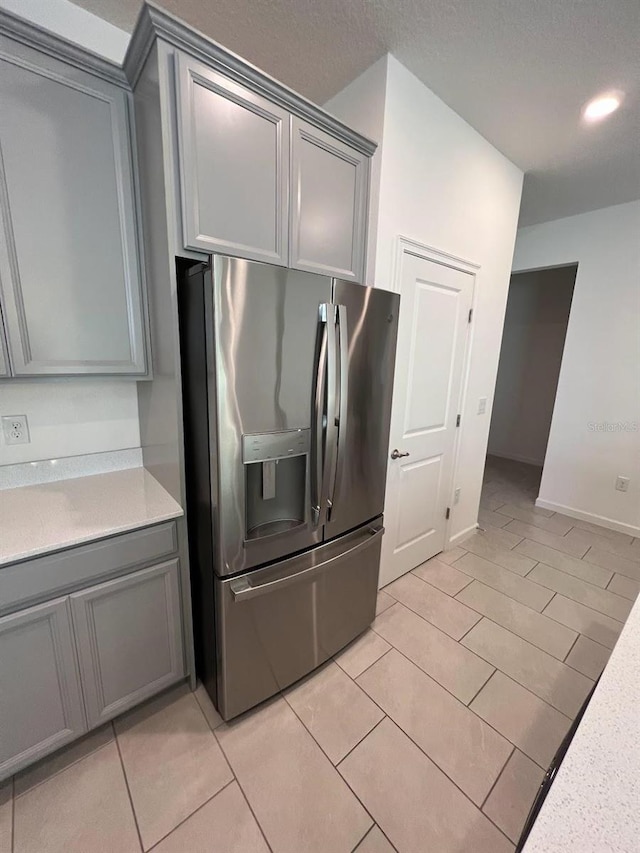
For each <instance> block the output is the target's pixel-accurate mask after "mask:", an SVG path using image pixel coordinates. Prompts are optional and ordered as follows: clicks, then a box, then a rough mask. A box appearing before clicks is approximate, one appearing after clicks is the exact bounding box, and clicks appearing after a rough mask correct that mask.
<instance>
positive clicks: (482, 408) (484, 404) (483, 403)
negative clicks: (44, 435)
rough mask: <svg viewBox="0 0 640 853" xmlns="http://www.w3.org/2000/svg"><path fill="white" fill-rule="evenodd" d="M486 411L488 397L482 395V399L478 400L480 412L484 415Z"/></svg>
mask: <svg viewBox="0 0 640 853" xmlns="http://www.w3.org/2000/svg"><path fill="white" fill-rule="evenodd" d="M486 411H487V398H486V397H480V399H479V400H478V414H479V415H484V413H485V412H486Z"/></svg>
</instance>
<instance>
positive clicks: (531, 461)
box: [487, 450, 544, 468]
mask: <svg viewBox="0 0 640 853" xmlns="http://www.w3.org/2000/svg"><path fill="white" fill-rule="evenodd" d="M487 456H497V457H498V458H499V459H511V460H513V461H514V462H526V463H527V465H535V466H536V468H542V466H543V465H544V459H532V458H531V457H530V456H520V455H519V454H517V453H498V452H497V451H496V450H487Z"/></svg>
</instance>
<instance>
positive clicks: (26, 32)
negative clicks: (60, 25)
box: [0, 9, 129, 89]
mask: <svg viewBox="0 0 640 853" xmlns="http://www.w3.org/2000/svg"><path fill="white" fill-rule="evenodd" d="M0 35H2V36H7V37H8V38H11V39H13V40H14V41H18V42H20V43H21V44H25V45H28V46H29V47H33V48H35V49H36V50H39V51H42V52H43V53H46V54H48V55H49V56H52V57H54V58H55V59H60V60H62V61H63V62H67V63H69V64H70V65H74V66H75V67H76V68H80V69H82V70H84V71H88V72H90V73H91V74H95V75H96V76H98V77H102V78H103V79H104V80H108V81H109V82H110V83H115V84H116V85H117V86H122V87H123V88H125V89H128V88H129V83H128V81H127V77H126V75H125V73H124V71H123V69H122V67H121V66H120V65H117V64H116V63H114V62H110V61H109V60H108V59H105V58H104V57H102V56H99V55H98V54H97V53H93V52H92V51H90V50H86V49H85V48H83V47H80V46H79V45H77V44H75V43H74V42H71V41H68V40H67V39H65V38H62V37H61V36H57V35H55V34H54V33H52V32H50V31H49V30H46V29H44V27H41V26H39V24H35V23H33V22H31V21H27V20H25V19H24V18H21V17H20V16H19V15H14V14H13V12H9V11H7V10H6V9H0Z"/></svg>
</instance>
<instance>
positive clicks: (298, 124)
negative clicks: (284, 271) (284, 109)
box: [290, 116, 369, 281]
mask: <svg viewBox="0 0 640 853" xmlns="http://www.w3.org/2000/svg"><path fill="white" fill-rule="evenodd" d="M291 123H292V143H291V144H292V157H291V198H292V200H293V201H292V205H293V209H292V212H291V260H290V266H292V267H293V268H295V269H300V270H306V271H308V272H317V273H324V274H325V275H335V276H339V277H340V278H344V279H356V280H358V281H362V280H363V278H364V258H365V240H366V215H367V197H368V184H369V158H368V157H367V156H366V155H364V154H361V153H360V152H359V151H356V150H355V149H353V148H351V147H349V146H348V145H346V144H345V143H344V142H342V141H340V140H338V139H335V138H334V137H332V136H330V135H329V134H328V133H325V132H324V131H322V130H319V129H318V128H316V127H314V126H313V125H311V124H309V123H307V122H305V121H303V120H302V119H300V118H297V117H296V116H293V117H292V119H291Z"/></svg>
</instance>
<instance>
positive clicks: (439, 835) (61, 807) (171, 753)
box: [0, 459, 640, 853]
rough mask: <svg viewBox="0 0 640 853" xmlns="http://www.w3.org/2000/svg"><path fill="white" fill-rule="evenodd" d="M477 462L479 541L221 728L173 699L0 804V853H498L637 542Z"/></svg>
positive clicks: (529, 477)
mask: <svg viewBox="0 0 640 853" xmlns="http://www.w3.org/2000/svg"><path fill="white" fill-rule="evenodd" d="M538 480H539V471H537V470H536V469H533V468H532V467H530V466H526V465H521V464H516V463H507V462H505V461H503V460H498V459H489V461H488V464H487V470H486V473H485V484H484V490H483V496H482V511H481V515H480V524H481V525H482V527H483V528H484V530H481V531H478V532H477V533H475V534H474V535H473V536H472V537H471V538H470V539H468V540H466V541H465V542H464V543H463V544H462V546H460V547H457V548H455V549H453V550H452V551H449V552H446V553H444V554H441V555H439V556H438V557H437V558H434V559H433V560H430V561H429V562H428V563H425V564H424V565H422V566H420V567H419V568H417V569H416V570H415V571H414V572H412V573H411V574H409V575H406V576H405V577H403V578H400V579H399V580H397V581H395V582H394V583H392V584H390V585H389V586H388V587H387V588H386V589H385V590H384V591H381V592H380V593H379V597H378V615H377V618H376V620H375V622H374V624H373V626H372V629H371V630H369V631H367V632H366V633H365V634H364V635H363V636H362V637H361V638H359V639H358V640H357V641H356V642H354V643H353V644H352V645H351V646H350V647H349V648H347V649H346V650H344V651H343V652H342V653H341V654H339V655H337V656H336V658H335V660H333V661H331V662H329V663H328V664H326V665H325V666H324V667H322V668H321V669H320V670H319V671H318V672H316V673H314V674H313V675H312V676H310V677H309V678H307V679H306V680H304V681H303V682H301V683H299V684H297V685H295V686H294V687H292V688H290V689H289V690H287V691H285V692H284V694H283V695H281V696H279V697H277V698H275V699H273V700H271V701H269V702H267V703H265V704H264V705H262V706H261V707H260V708H258V709H256V710H255V711H253V712H250V713H248V714H246V715H244V716H243V717H242V718H240V719H239V720H237V721H235V722H233V723H231V724H223V723H222V721H221V719H220V717H219V716H218V714H217V713H216V711H215V709H214V708H213V706H212V705H211V703H210V702H209V700H208V697H207V696H206V694H205V693H204V691H203V690H202V688H200V689H199V690H198V691H197V692H196V693H195V694H191V693H190V692H189V691H188V689H187V688H186V686H184V685H182V686H179V687H177V688H175V689H173V690H171V691H169V692H168V693H167V694H165V695H163V696H161V697H159V698H157V699H155V700H154V701H152V702H150V703H149V704H147V705H145V706H143V707H141V708H138V709H136V710H134V711H132V712H131V713H129V714H127V715H125V716H124V717H122V718H120V719H118V720H116V721H115V723H114V724H113V725H111V724H109V725H107V726H105V727H104V728H102V729H100V730H98V731H96V732H93V733H92V734H91V735H89V736H88V737H87V738H85V739H84V740H82V741H80V742H78V743H76V744H74V745H72V746H71V747H69V748H67V749H66V750H63V751H61V752H59V753H57V754H55V755H54V756H51V757H50V758H48V759H46V760H45V761H43V762H41V763H40V764H38V765H36V766H35V767H33V768H30V769H28V770H26V771H24V772H23V773H21V774H19V775H18V776H16V777H15V779H13V780H11V781H10V782H8V783H5V784H4V785H0V853H10V851H13V853H54V851H55V852H56V853H58V851H60V853H61V851H64V853H87V852H88V851H91V853H99V851H109V853H128V851H132V853H133V851H136V853H139V851H141V850H144V851H148V850H151V849H153V850H154V851H157V853H184V851H189V853H205V851H207V853H209V851H218V853H266V852H267V851H269V850H271V851H274V853H343V851H344V853H351V851H358V853H385V852H386V853H388V851H393V850H397V851H401V853H404V851H420V852H421V853H423V851H437V853H502V851H505V853H506V851H513V849H514V842H516V840H517V838H518V836H519V833H520V830H521V827H522V824H523V822H524V819H525V817H526V814H527V811H528V809H529V806H530V803H531V801H532V799H533V797H534V795H535V792H536V789H537V787H538V785H539V783H540V780H541V778H542V775H543V770H544V768H546V766H547V765H548V764H549V762H550V760H551V758H552V757H553V754H554V752H555V750H556V748H557V746H558V744H559V743H560V741H561V740H562V737H563V735H564V733H565V732H566V730H567V728H568V726H569V724H570V721H571V718H572V717H573V716H574V715H575V714H576V712H577V711H578V709H579V708H580V705H581V704H582V702H583V701H584V698H585V697H586V695H587V693H588V692H589V689H590V688H591V685H592V684H593V680H594V679H595V678H597V677H598V675H599V673H600V672H601V670H602V668H603V666H604V665H605V663H606V661H607V658H608V656H609V654H610V650H611V648H612V647H613V645H614V643H615V641H616V638H617V636H618V634H619V632H620V630H621V628H622V624H623V622H624V620H625V619H626V617H627V615H628V613H629V610H630V608H631V606H632V603H633V599H634V598H635V596H636V595H637V593H638V590H639V589H640V540H632V539H631V537H628V536H624V535H622V534H618V533H614V532H612V531H609V530H604V529H603V528H599V527H595V526H594V525H590V524H586V523H584V522H578V521H575V520H573V519H570V518H567V517H565V516H561V515H559V514H555V513H552V512H549V511H547V510H543V509H537V508H535V506H534V499H535V496H536V494H537V488H538Z"/></svg>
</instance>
